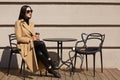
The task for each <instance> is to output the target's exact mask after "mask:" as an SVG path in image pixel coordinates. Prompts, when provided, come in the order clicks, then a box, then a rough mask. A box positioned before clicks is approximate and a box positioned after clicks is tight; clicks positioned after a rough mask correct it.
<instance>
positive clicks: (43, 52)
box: [34, 41, 54, 69]
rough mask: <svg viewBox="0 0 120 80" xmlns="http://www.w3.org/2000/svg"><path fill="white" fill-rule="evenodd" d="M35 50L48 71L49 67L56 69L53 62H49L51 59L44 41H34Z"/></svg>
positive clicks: (38, 58)
mask: <svg viewBox="0 0 120 80" xmlns="http://www.w3.org/2000/svg"><path fill="white" fill-rule="evenodd" d="M34 48H35V53H36V57H37V60H40V61H41V62H42V63H43V64H44V65H45V67H46V68H47V69H48V67H49V66H51V67H52V68H53V67H54V63H53V61H52V60H48V58H50V56H49V54H48V51H47V48H46V45H45V43H44V42H43V41H34Z"/></svg>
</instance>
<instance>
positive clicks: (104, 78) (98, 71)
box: [96, 68, 109, 80]
mask: <svg viewBox="0 0 120 80" xmlns="http://www.w3.org/2000/svg"><path fill="white" fill-rule="evenodd" d="M96 72H97V73H98V74H99V76H100V78H101V80H109V79H108V78H107V77H106V75H105V74H104V70H103V73H102V72H101V68H100V69H96Z"/></svg>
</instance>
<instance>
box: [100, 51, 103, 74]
mask: <svg viewBox="0 0 120 80" xmlns="http://www.w3.org/2000/svg"><path fill="white" fill-rule="evenodd" d="M100 57H101V72H103V58H102V51H101V52H100Z"/></svg>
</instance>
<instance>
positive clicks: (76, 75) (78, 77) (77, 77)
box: [72, 73, 82, 80]
mask: <svg viewBox="0 0 120 80" xmlns="http://www.w3.org/2000/svg"><path fill="white" fill-rule="evenodd" d="M72 78H73V80H82V79H80V76H79V74H78V73H75V74H74V75H72Z"/></svg>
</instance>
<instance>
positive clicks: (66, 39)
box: [43, 38, 77, 42]
mask: <svg viewBox="0 0 120 80" xmlns="http://www.w3.org/2000/svg"><path fill="white" fill-rule="evenodd" d="M43 40H44V41H52V42H58V41H61V42H69V41H76V40H77V39H75V38H45V39H43Z"/></svg>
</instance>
